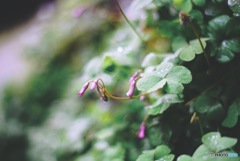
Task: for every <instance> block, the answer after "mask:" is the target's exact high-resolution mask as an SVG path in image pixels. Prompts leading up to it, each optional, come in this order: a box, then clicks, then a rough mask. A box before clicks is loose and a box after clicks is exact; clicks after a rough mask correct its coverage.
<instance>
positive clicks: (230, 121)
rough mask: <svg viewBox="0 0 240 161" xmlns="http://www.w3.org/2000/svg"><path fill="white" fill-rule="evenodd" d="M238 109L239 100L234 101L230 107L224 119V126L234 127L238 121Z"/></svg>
mask: <svg viewBox="0 0 240 161" xmlns="http://www.w3.org/2000/svg"><path fill="white" fill-rule="evenodd" d="M238 109H239V104H238V102H237V101H234V102H233V103H232V104H231V106H230V107H229V109H228V113H227V117H226V118H225V119H224V120H223V122H222V125H223V126H224V127H228V128H231V127H234V126H235V125H236V124H237V121H238V115H239V113H238Z"/></svg>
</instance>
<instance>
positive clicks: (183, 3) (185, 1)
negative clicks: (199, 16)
mask: <svg viewBox="0 0 240 161" xmlns="http://www.w3.org/2000/svg"><path fill="white" fill-rule="evenodd" d="M173 5H174V7H176V8H177V9H179V10H181V11H184V12H190V11H191V10H192V2H191V1H189V0H173Z"/></svg>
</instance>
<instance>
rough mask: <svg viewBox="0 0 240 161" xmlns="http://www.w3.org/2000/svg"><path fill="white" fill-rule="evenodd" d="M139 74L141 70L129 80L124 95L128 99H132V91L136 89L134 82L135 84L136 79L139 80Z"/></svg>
mask: <svg viewBox="0 0 240 161" xmlns="http://www.w3.org/2000/svg"><path fill="white" fill-rule="evenodd" d="M141 72H142V71H141V70H138V71H136V72H135V73H134V74H133V75H132V76H131V78H130V79H129V84H130V88H129V90H128V92H127V93H126V95H127V96H128V97H130V98H132V96H133V93H134V90H135V88H136V82H137V79H138V78H139V75H140V73H141Z"/></svg>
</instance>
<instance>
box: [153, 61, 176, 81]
mask: <svg viewBox="0 0 240 161" xmlns="http://www.w3.org/2000/svg"><path fill="white" fill-rule="evenodd" d="M172 68H173V64H172V63H170V62H162V63H161V64H160V65H158V66H157V67H156V70H157V71H158V74H159V76H160V77H162V78H164V77H165V76H166V75H167V74H168V73H169V71H171V70H172Z"/></svg>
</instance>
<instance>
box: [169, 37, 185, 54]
mask: <svg viewBox="0 0 240 161" xmlns="http://www.w3.org/2000/svg"><path fill="white" fill-rule="evenodd" d="M185 46H188V43H187V41H186V39H185V38H183V37H180V36H177V37H174V38H173V42H172V49H173V51H177V50H178V49H180V48H182V47H185Z"/></svg>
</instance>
